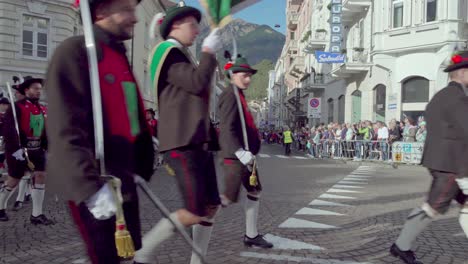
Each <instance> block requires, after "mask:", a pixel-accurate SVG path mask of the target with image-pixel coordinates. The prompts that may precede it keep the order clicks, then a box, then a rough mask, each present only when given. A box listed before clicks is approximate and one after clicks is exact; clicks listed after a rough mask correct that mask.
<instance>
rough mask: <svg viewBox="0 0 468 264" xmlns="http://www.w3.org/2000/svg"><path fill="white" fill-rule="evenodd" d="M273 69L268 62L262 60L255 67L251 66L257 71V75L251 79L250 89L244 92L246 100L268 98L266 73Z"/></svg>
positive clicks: (271, 64)
mask: <svg viewBox="0 0 468 264" xmlns="http://www.w3.org/2000/svg"><path fill="white" fill-rule="evenodd" d="M274 67H275V66H274V65H273V63H272V62H271V61H269V60H262V61H261V62H260V63H258V64H257V65H254V66H252V68H254V69H256V70H257V74H255V75H254V76H253V77H252V82H251V83H250V87H249V89H248V90H247V91H246V97H247V100H263V99H264V98H266V97H267V96H268V81H269V80H268V78H269V76H268V72H269V71H270V70H273V69H274Z"/></svg>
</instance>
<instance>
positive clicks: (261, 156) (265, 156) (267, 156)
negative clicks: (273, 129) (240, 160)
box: [258, 154, 271, 158]
mask: <svg viewBox="0 0 468 264" xmlns="http://www.w3.org/2000/svg"><path fill="white" fill-rule="evenodd" d="M258 156H260V158H269V157H271V156H270V155H268V154H258Z"/></svg>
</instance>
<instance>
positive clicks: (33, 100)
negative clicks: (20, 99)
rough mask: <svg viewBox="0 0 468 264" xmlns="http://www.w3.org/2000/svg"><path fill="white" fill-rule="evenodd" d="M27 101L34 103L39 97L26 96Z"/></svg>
mask: <svg viewBox="0 0 468 264" xmlns="http://www.w3.org/2000/svg"><path fill="white" fill-rule="evenodd" d="M26 98H27V99H28V100H29V101H31V103H33V104H35V103H37V102H39V98H31V97H26Z"/></svg>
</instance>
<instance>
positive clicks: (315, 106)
mask: <svg viewBox="0 0 468 264" xmlns="http://www.w3.org/2000/svg"><path fill="white" fill-rule="evenodd" d="M321 104H322V102H321V98H319V97H310V98H309V100H308V102H307V116H309V117H310V118H320V117H321V113H322V105H321Z"/></svg>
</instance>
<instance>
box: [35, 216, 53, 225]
mask: <svg viewBox="0 0 468 264" xmlns="http://www.w3.org/2000/svg"><path fill="white" fill-rule="evenodd" d="M30 220H31V224H33V225H53V224H55V222H54V221H53V220H50V219H48V218H47V217H46V216H45V215H43V214H41V215H38V216H32V215H31V218H30Z"/></svg>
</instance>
